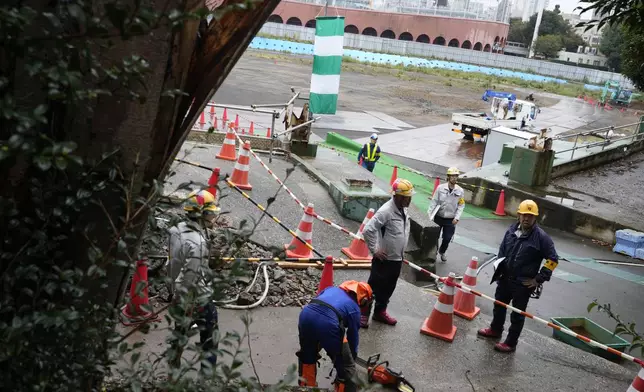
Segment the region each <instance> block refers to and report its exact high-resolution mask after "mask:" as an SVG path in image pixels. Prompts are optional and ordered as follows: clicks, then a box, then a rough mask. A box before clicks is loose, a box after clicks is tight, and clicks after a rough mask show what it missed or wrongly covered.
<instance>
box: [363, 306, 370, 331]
mask: <svg viewBox="0 0 644 392" xmlns="http://www.w3.org/2000/svg"><path fill="white" fill-rule="evenodd" d="M371 306H372V305H371V304H368V305H365V306H363V307H361V308H360V328H365V329H366V328H369V315H370V314H371Z"/></svg>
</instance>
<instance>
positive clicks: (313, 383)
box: [299, 363, 318, 387]
mask: <svg viewBox="0 0 644 392" xmlns="http://www.w3.org/2000/svg"><path fill="white" fill-rule="evenodd" d="M299 368H300V372H299V374H300V381H299V385H300V386H301V387H317V386H318V384H317V367H316V366H315V364H314V363H313V364H303V363H300V366H299Z"/></svg>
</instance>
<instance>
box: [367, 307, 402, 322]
mask: <svg viewBox="0 0 644 392" xmlns="http://www.w3.org/2000/svg"><path fill="white" fill-rule="evenodd" d="M373 321H379V322H381V323H384V324H387V325H396V323H398V320H396V319H395V318H393V317H391V316H390V315H389V313H387V309H383V310H381V311H379V312H378V313H374V314H373Z"/></svg>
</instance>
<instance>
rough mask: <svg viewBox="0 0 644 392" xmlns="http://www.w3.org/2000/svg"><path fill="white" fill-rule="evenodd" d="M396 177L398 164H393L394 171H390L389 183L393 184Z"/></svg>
mask: <svg viewBox="0 0 644 392" xmlns="http://www.w3.org/2000/svg"><path fill="white" fill-rule="evenodd" d="M397 179H398V166H394V171H392V172H391V178H390V179H389V185H393V184H394V182H395V181H396V180H397Z"/></svg>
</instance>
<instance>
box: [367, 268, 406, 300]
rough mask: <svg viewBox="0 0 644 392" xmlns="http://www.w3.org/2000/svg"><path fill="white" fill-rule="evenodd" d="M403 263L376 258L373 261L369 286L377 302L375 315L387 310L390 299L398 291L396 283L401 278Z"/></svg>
mask: <svg viewBox="0 0 644 392" xmlns="http://www.w3.org/2000/svg"><path fill="white" fill-rule="evenodd" d="M401 268H402V261H401V260H398V261H391V260H380V259H378V258H376V257H374V258H373V259H372V260H371V273H370V274H369V281H368V282H367V283H369V286H371V290H373V297H374V300H375V302H376V305H375V308H374V313H379V312H382V311H383V310H385V309H387V304H389V299H390V298H391V296H392V295H393V293H394V290H396V283H398V277H399V276H400V269H401Z"/></svg>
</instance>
